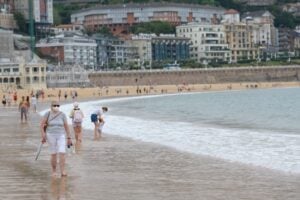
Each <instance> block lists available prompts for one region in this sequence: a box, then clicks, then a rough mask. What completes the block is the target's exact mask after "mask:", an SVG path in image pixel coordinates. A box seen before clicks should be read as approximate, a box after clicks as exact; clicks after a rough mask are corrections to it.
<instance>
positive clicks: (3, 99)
mask: <svg viewBox="0 0 300 200" xmlns="http://www.w3.org/2000/svg"><path fill="white" fill-rule="evenodd" d="M2 105H3V107H5V106H6V97H5V95H3V97H2Z"/></svg>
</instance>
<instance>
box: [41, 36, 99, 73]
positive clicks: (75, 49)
mask: <svg viewBox="0 0 300 200" xmlns="http://www.w3.org/2000/svg"><path fill="white" fill-rule="evenodd" d="M36 48H37V49H38V51H39V52H41V53H42V54H43V55H44V56H49V57H52V58H53V59H56V60H57V61H58V62H61V63H64V64H79V65H81V66H84V68H85V69H87V70H94V69H95V67H96V65H97V58H96V50H97V43H96V41H95V40H94V39H91V38H88V37H85V36H82V35H79V34H75V33H62V34H60V35H57V36H54V37H50V38H48V39H42V40H40V41H39V42H38V43H37V44H36Z"/></svg>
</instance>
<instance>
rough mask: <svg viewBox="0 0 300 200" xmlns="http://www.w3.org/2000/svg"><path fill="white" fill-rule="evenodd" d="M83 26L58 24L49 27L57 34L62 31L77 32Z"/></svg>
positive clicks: (81, 29)
mask: <svg viewBox="0 0 300 200" xmlns="http://www.w3.org/2000/svg"><path fill="white" fill-rule="evenodd" d="M83 29H84V28H83V26H82V25H80V24H60V25H58V26H55V27H53V28H51V30H52V33H54V34H59V33H64V32H78V31H83Z"/></svg>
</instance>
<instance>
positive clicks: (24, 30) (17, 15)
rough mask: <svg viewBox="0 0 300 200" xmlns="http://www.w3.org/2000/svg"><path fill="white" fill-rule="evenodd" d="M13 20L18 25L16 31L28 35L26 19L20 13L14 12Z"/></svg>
mask: <svg viewBox="0 0 300 200" xmlns="http://www.w3.org/2000/svg"><path fill="white" fill-rule="evenodd" d="M14 19H15V21H16V23H17V25H18V29H19V31H20V32H21V33H26V34H28V27H27V26H26V24H27V23H26V19H25V17H24V15H23V14H22V13H20V12H15V13H14Z"/></svg>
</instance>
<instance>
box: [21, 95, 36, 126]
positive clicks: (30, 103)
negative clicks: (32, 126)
mask: <svg viewBox="0 0 300 200" xmlns="http://www.w3.org/2000/svg"><path fill="white" fill-rule="evenodd" d="M30 107H32V110H33V112H36V111H37V99H36V97H35V96H34V95H32V97H31V99H29V96H26V99H25V96H22V98H21V101H20V103H19V112H20V114H21V123H23V122H25V123H26V122H27V120H28V114H29V109H30Z"/></svg>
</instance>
